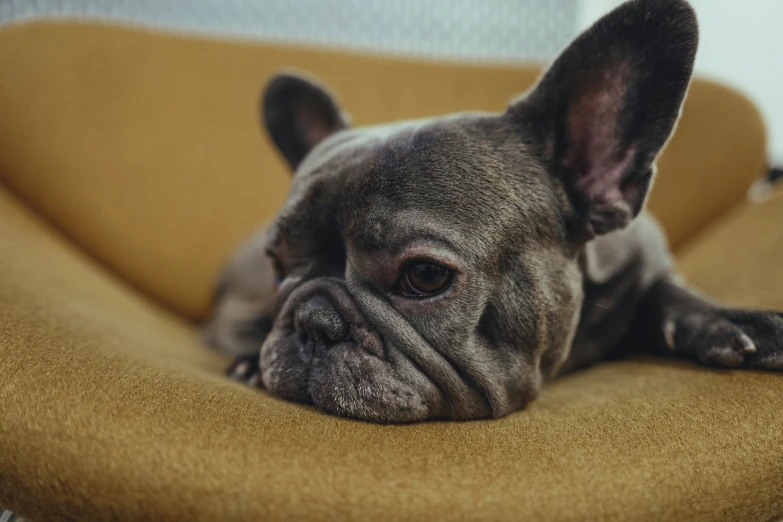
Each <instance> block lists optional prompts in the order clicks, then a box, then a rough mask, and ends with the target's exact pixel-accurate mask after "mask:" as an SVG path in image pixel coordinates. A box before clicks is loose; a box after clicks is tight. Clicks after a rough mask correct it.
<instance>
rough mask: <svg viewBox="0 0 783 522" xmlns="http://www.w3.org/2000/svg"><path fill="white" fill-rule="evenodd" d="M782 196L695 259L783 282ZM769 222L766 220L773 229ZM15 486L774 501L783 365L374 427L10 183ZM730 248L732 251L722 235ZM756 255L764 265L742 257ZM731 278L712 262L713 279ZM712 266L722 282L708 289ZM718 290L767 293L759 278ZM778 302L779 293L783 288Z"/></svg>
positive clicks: (94, 496)
mask: <svg viewBox="0 0 783 522" xmlns="http://www.w3.org/2000/svg"><path fill="white" fill-rule="evenodd" d="M781 218H783V194H779V195H778V197H776V198H775V199H774V200H771V201H769V202H767V203H765V204H763V205H761V206H759V207H752V208H747V209H745V210H744V211H743V212H742V213H741V215H739V216H737V218H736V219H737V220H738V221H736V222H737V223H740V224H741V225H736V227H740V226H741V227H742V229H743V230H745V231H747V230H748V229H750V230H759V231H760V233H759V235H757V236H756V235H752V234H748V233H738V230H737V228H735V225H734V224H733V223H734V222H731V223H728V224H726V225H725V226H723V227H720V228H718V229H716V230H713V231H712V232H711V233H710V234H709V235H707V236H705V237H704V238H703V240H701V241H699V243H698V244H696V245H693V246H692V247H691V248H690V249H689V251H688V254H687V256H686V258H685V259H684V260H683V264H684V266H691V265H690V263H694V264H695V265H693V266H696V267H697V268H695V269H694V270H695V272H692V271H690V270H689V271H688V275H689V276H691V277H692V278H693V277H694V274H695V273H698V271H699V268H698V267H699V266H700V265H701V262H702V261H704V260H705V258H706V262H708V263H709V262H711V260H712V259H713V257H714V254H715V252H714V250H713V249H714V248H716V245H725V244H726V243H725V242H726V241H728V240H731V241H735V242H738V244H736V243H735V246H736V248H735V249H734V250H737V251H743V252H746V254H742V255H739V254H738V255H736V256H724V257H723V260H722V261H721V263H722V265H721V266H722V270H724V271H727V272H732V273H740V274H743V273H745V270H746V269H749V270H750V271H751V272H754V273H764V274H767V275H766V276H765V277H763V278H761V279H759V280H757V281H756V283H758V282H759V281H762V283H763V284H762V286H769V287H774V286H776V287H778V288H779V287H780V284H781V283H783V281H781V271H780V265H779V259H780V257H779V256H778V257H777V258H775V257H769V256H767V255H758V256H753V254H752V252H754V251H755V252H759V253H762V254H768V253H775V252H777V253H778V254H779V253H780V252H781V250H782V249H783V229H781V228H780V227H779V226H777V227H775V226H770V225H768V224H767V223H774V222H776V221H777V222H779V221H780V219H781ZM762 231H763V234H762V233H761V232H762ZM0 237H2V238H3V241H2V242H0V273H1V274H2V277H0V302H2V303H3V305H4V306H3V308H2V316H0V347H1V349H0V405H1V406H0V441H2V443H0V504H5V505H7V506H9V507H11V508H13V509H15V510H17V511H18V512H19V513H21V514H23V515H25V516H28V517H31V518H33V519H35V520H41V521H44V520H74V519H75V520H101V519H114V520H151V519H155V520H183V519H186V520H187V519H192V520H196V519H198V520H215V519H218V520H270V521H272V520H290V519H307V520H425V519H432V517H433V516H437V519H438V520H509V519H532V520H683V521H686V520H687V521H692V520H704V521H707V520H714V521H725V520H761V521H767V520H774V518H773V517H774V516H780V515H783V487H781V486H782V485H783V450H782V449H781V448H783V416H781V415H780V411H779V407H778V406H779V402H780V398H781V396H783V379H781V377H780V375H778V374H772V373H761V372H758V373H757V372H735V371H715V370H708V369H703V368H699V367H697V366H695V365H693V364H690V363H685V362H674V361H665V360H657V359H648V360H634V361H623V362H612V363H606V364H602V365H599V366H597V367H595V368H592V369H589V370H586V371H583V372H579V373H576V374H574V375H571V376H569V377H565V378H562V379H560V380H558V381H555V382H554V383H552V384H551V385H549V386H548V387H547V388H546V389H545V391H544V393H543V395H542V397H541V398H540V399H539V400H538V401H537V402H535V403H534V404H533V405H532V406H531V407H530V408H528V409H527V410H526V411H522V412H518V413H515V414H512V415H510V416H509V417H507V418H505V419H502V420H497V421H482V422H470V423H429V424H420V425H412V426H379V425H373V424H367V423H361V422H355V421H350V420H345V419H339V418H336V417H332V416H328V415H324V414H321V413H318V412H315V411H312V410H310V409H308V408H306V407H302V406H298V405H294V404H289V403H284V402H281V401H279V400H276V399H274V398H271V397H269V396H267V395H266V394H264V393H263V392H255V391H253V390H250V389H247V388H245V387H243V386H241V385H238V384H235V383H232V382H229V381H228V380H226V379H224V378H222V377H221V375H220V370H221V368H222V364H223V363H224V361H223V360H222V359H221V358H220V357H217V356H216V355H214V354H213V353H211V352H208V351H207V350H205V349H204V348H203V347H201V346H200V345H199V344H198V342H197V340H196V336H195V334H194V331H193V329H192V327H189V326H187V325H186V324H185V323H184V322H183V321H182V319H179V318H177V317H176V316H174V315H172V314H171V313H169V312H167V311H165V310H162V309H161V308H160V307H158V306H157V305H154V304H152V303H151V302H150V301H149V300H148V299H147V298H145V297H143V296H141V295H139V294H137V293H136V292H134V291H133V290H132V289H130V288H128V286H127V285H125V284H124V283H121V282H118V281H116V280H115V279H114V278H112V277H110V276H108V275H107V274H106V273H105V272H104V271H103V270H102V269H101V268H99V267H98V266H96V264H95V263H94V262H93V261H92V260H91V259H89V258H88V257H86V256H85V255H84V254H82V253H81V252H80V251H78V250H77V249H75V248H74V247H73V246H71V245H70V244H69V242H68V241H66V240H64V239H63V238H62V237H61V236H60V235H59V234H58V233H56V232H54V231H53V230H52V229H51V228H50V227H48V226H47V225H45V224H44V223H43V222H42V220H41V219H40V218H39V217H37V216H35V215H33V213H32V212H30V211H29V210H28V209H27V208H25V206H24V205H23V204H21V203H20V202H19V201H18V200H17V199H16V198H14V197H13V196H11V195H10V194H9V193H8V192H2V196H0ZM722 252H725V250H722ZM749 260H753V261H752V262H753V263H754V264H753V265H752V266H750V267H747V266H746V265H745V263H746V262H748V261H749ZM700 282H701V283H703V287H704V288H705V289H706V290H709V291H711V292H715V293H720V292H721V289H722V288H724V280H723V279H722V278H721V277H720V276H719V275H716V276H714V277H705V278H704V279H702V280H701V281H700ZM713 285H714V287H713ZM729 288H730V290H729V291H724V292H723V297H724V298H727V299H729V300H734V301H738V302H748V303H750V302H753V301H754V300H755V299H756V296H757V295H758V291H759V287H758V286H755V285H754V284H753V281H748V283H747V284H746V285H742V284H740V285H738V286H735V287H729ZM764 299H766V300H765V302H764V304H766V305H768V306H775V307H777V308H783V294H780V293H778V294H777V296H775V295H774V293H772V292H770V293H769V294H766V297H765V298H764Z"/></svg>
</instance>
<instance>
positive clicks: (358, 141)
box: [281, 113, 535, 249]
mask: <svg viewBox="0 0 783 522" xmlns="http://www.w3.org/2000/svg"><path fill="white" fill-rule="evenodd" d="M525 157H526V155H525V154H524V147H523V145H522V144H521V143H520V141H519V139H518V136H514V135H513V134H512V132H511V131H510V130H509V129H508V126H507V125H506V124H505V122H504V121H503V120H502V119H500V118H498V117H497V116H496V115H486V114H482V113H461V114H455V115H451V116H447V117H440V118H434V119H425V120H414V121H408V122H402V123H394V124H389V125H382V126H377V127H364V128H356V129H350V130H345V131H341V132H339V133H337V134H336V135H334V136H332V137H330V138H329V139H327V140H326V141H325V142H323V143H322V144H320V145H319V146H318V147H316V149H314V150H313V151H312V152H311V154H310V155H309V156H308V157H307V158H306V160H305V161H304V162H303V164H302V166H301V168H300V169H299V170H298V171H297V174H296V176H295V178H294V182H293V186H292V190H291V194H290V196H289V200H288V202H287V204H286V208H285V209H284V211H283V213H281V223H283V224H286V225H287V226H286V227H285V228H287V229H288V230H289V231H290V232H291V233H294V234H297V235H298V234H302V233H304V234H306V235H308V236H310V235H312V234H313V232H314V231H315V230H320V231H321V232H322V231H323V228H324V227H325V226H326V224H327V223H329V224H330V225H334V226H335V227H336V228H339V229H340V233H341V235H342V236H345V237H347V238H350V239H351V240H353V241H354V242H357V243H359V244H360V245H362V246H364V247H367V248H372V247H374V246H380V245H385V246H386V247H387V248H392V249H393V248H394V245H395V244H397V243H400V244H401V243H404V242H406V241H408V240H410V238H411V237H415V236H422V237H430V238H433V239H438V240H441V241H443V242H450V243H460V244H464V243H465V242H466V241H467V240H471V241H474V242H475V241H479V242H480V240H481V237H482V234H481V230H482V229H483V228H484V227H485V226H487V225H488V224H489V223H490V222H491V226H493V227H495V228H497V227H498V226H499V223H498V220H503V219H509V218H512V217H514V216H517V215H518V207H519V198H518V197H515V196H514V194H518V193H519V190H520V185H521V184H524V176H523V175H521V174H520V172H521V171H524V165H521V163H524V162H525V161H526V160H525ZM534 192H535V190H532V191H531V194H533V193H534ZM512 207H513V208H512ZM302 228H307V229H308V231H307V232H306V231H304V230H301V229H302ZM294 229H298V230H294ZM308 240H309V239H308ZM477 246H479V245H477Z"/></svg>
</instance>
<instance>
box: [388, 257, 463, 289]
mask: <svg viewBox="0 0 783 522" xmlns="http://www.w3.org/2000/svg"><path fill="white" fill-rule="evenodd" d="M453 279H454V272H452V271H451V270H449V269H448V268H445V267H442V266H440V265H436V264H435V263H426V262H417V263H413V264H411V265H408V267H407V268H406V269H405V272H404V273H403V274H402V278H401V279H400V293H401V294H402V295H404V296H407V297H429V296H431V295H435V294H439V293H440V292H442V291H444V290H445V289H447V288H448V287H449V285H451V281H452V280H453Z"/></svg>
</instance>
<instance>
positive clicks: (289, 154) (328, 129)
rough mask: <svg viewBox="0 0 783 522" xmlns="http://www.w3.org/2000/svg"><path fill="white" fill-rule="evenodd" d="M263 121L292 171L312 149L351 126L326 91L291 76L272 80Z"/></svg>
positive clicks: (264, 95) (266, 91)
mask: <svg viewBox="0 0 783 522" xmlns="http://www.w3.org/2000/svg"><path fill="white" fill-rule="evenodd" d="M261 120H262V122H263V124H264V126H265V127H266V130H267V132H269V135H270V136H271V137H272V141H274V142H275V145H277V148H278V150H280V153H281V154H282V155H283V157H284V158H285V159H286V161H287V162H288V165H289V166H290V167H291V170H292V171H295V170H296V168H297V167H298V166H299V164H300V163H301V162H302V160H303V159H304V158H305V156H307V154H308V153H309V152H310V151H311V150H312V149H313V147H315V146H316V145H318V144H319V143H320V142H321V141H323V140H325V139H326V138H328V137H329V136H331V135H332V134H334V133H335V132H337V131H339V130H342V129H344V128H346V127H348V126H349V125H350V120H349V118H348V115H347V114H345V113H344V112H343V111H342V110H340V107H339V105H338V104H337V101H336V100H335V98H334V96H332V95H331V94H330V93H329V91H328V90H327V89H326V87H324V86H322V85H321V84H320V83H319V82H318V81H317V80H314V79H309V78H307V77H305V76H303V75H301V74H297V73H290V72H281V73H278V74H276V75H275V76H274V77H273V78H272V79H271V80H269V83H268V84H267V85H266V88H265V89H264V92H263V93H262V95H261Z"/></svg>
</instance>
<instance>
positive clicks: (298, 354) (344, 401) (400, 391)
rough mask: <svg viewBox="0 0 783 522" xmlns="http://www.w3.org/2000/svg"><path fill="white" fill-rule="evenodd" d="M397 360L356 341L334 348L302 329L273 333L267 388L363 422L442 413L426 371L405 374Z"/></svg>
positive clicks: (266, 358) (264, 353) (265, 357)
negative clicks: (304, 336)
mask: <svg viewBox="0 0 783 522" xmlns="http://www.w3.org/2000/svg"><path fill="white" fill-rule="evenodd" d="M393 359H394V358H392V360H390V359H389V358H386V357H379V356H377V355H375V354H373V353H372V352H371V351H368V350H366V349H365V348H363V347H362V346H361V345H360V343H358V342H356V341H346V342H342V343H339V344H336V345H333V346H330V347H328V349H327V348H326V347H325V346H324V345H322V344H319V343H310V342H303V340H302V339H301V337H300V336H299V335H298V334H296V333H289V334H281V333H279V332H276V331H273V332H272V334H271V335H270V336H269V337H268V338H267V340H266V342H265V343H264V345H263V348H262V350H261V368H262V379H263V383H264V387H265V388H266V389H267V390H269V392H270V393H272V394H273V395H276V396H278V397H280V398H282V399H285V400H289V401H294V402H299V403H302V404H310V405H313V406H315V407H317V408H319V409H322V410H324V411H326V412H327V413H331V414H334V415H339V416H341V417H350V418H354V419H359V420H366V421H372V422H381V423H406V422H416V421H422V420H426V419H431V418H433V417H438V416H441V415H440V414H441V412H440V408H437V404H434V403H436V402H438V401H437V400H435V401H433V397H432V394H431V393H428V392H429V391H431V390H427V389H426V388H427V386H424V388H425V389H422V387H421V386H420V385H419V384H421V383H420V382H417V381H419V380H423V379H426V377H424V376H423V375H420V376H415V377H414V379H412V380H413V382H411V379H410V378H411V377H412V375H411V374H410V372H408V371H404V372H403V373H405V374H407V375H406V377H407V378H404V377H403V376H402V375H401V374H400V367H399V364H397V363H395V362H394V360H393Z"/></svg>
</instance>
